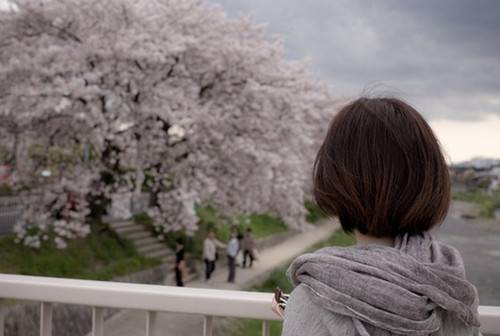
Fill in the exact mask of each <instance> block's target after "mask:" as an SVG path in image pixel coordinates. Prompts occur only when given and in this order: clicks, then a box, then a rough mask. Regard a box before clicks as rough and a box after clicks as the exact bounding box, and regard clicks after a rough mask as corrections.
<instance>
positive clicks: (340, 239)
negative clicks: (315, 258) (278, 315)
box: [227, 230, 355, 336]
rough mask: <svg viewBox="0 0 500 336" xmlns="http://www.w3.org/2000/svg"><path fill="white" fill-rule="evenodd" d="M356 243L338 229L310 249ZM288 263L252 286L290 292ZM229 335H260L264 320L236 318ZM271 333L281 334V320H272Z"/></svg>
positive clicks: (264, 290)
mask: <svg viewBox="0 0 500 336" xmlns="http://www.w3.org/2000/svg"><path fill="white" fill-rule="evenodd" d="M354 243H355V240H354V237H353V236H352V235H348V234H346V233H344V232H343V231H342V230H337V231H336V232H335V233H334V234H333V235H332V236H331V237H330V238H329V239H327V240H325V241H323V242H320V243H318V244H316V245H314V246H313V247H312V248H310V249H309V250H310V251H315V250H317V249H319V248H322V247H325V246H334V245H336V246H349V245H352V244H354ZM287 267H288V265H286V266H283V267H280V268H278V269H276V270H275V271H273V272H272V273H271V275H270V276H269V278H268V279H267V280H265V281H264V282H263V283H262V284H260V285H258V286H255V287H254V288H252V290H254V291H259V292H274V290H275V288H276V287H280V288H281V289H283V291H284V292H286V293H290V292H291V291H292V285H291V284H290V283H289V281H288V279H287V277H286V275H285V273H286V269H287ZM228 328H229V331H228V332H227V334H228V335H232V336H258V335H261V334H262V331H261V328H262V321H258V320H235V321H234V322H233V323H230V326H229V327H228ZM271 335H272V336H279V335H281V322H271Z"/></svg>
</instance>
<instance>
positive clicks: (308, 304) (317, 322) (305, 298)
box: [282, 284, 355, 336]
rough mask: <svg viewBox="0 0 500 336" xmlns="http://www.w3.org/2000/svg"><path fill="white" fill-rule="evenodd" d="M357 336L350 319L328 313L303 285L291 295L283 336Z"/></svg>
mask: <svg viewBox="0 0 500 336" xmlns="http://www.w3.org/2000/svg"><path fill="white" fill-rule="evenodd" d="M295 335H297V336H298V335H301V336H302V335H314V336H332V335H333V336H334V335H345V336H350V335H355V333H354V327H353V325H352V320H351V319H350V318H349V317H346V316H343V315H339V314H336V313H333V312H331V311H328V310H326V309H324V308H323V307H321V306H320V305H318V304H317V303H315V302H314V301H313V300H312V295H311V293H310V291H309V289H308V288H307V287H306V286H305V285H303V284H301V285H298V286H297V287H295V289H294V290H293V291H292V293H290V299H289V301H288V303H287V305H286V310H285V320H284V323H283V334H282V336H295Z"/></svg>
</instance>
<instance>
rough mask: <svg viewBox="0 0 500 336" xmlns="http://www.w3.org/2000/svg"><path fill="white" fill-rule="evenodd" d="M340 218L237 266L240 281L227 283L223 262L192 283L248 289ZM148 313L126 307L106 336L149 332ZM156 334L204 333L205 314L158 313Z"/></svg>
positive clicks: (322, 237) (325, 235)
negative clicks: (207, 276)
mask: <svg viewBox="0 0 500 336" xmlns="http://www.w3.org/2000/svg"><path fill="white" fill-rule="evenodd" d="M338 227H339V225H338V223H337V222H328V223H326V224H323V225H320V226H318V227H315V228H313V229H311V230H308V231H306V232H304V233H302V234H299V235H295V236H293V237H291V238H288V239H286V240H284V241H283V242H281V243H279V244H277V245H275V246H273V247H270V248H267V249H265V250H263V251H261V252H260V254H259V260H257V261H255V262H254V264H253V267H252V268H245V269H242V268H240V267H238V268H237V270H236V282H235V283H227V282H226V280H227V268H226V267H223V266H224V263H220V264H219V265H218V266H217V267H218V268H217V269H216V271H215V272H214V274H213V275H212V279H210V281H209V282H205V281H204V280H197V281H193V282H191V283H188V284H186V286H188V287H198V288H217V289H234V290H241V289H247V288H249V287H251V286H253V285H255V284H257V283H259V282H261V281H262V280H264V279H266V278H267V276H268V275H269V274H270V273H271V272H272V270H274V269H275V268H277V267H279V266H282V265H284V264H285V263H286V262H288V261H289V260H290V259H292V258H293V257H295V256H297V255H299V254H300V253H302V252H303V251H305V250H306V249H308V248H309V247H311V246H312V245H314V244H315V243H317V242H320V241H323V240H325V239H327V238H328V237H329V236H330V235H331V234H332V233H333V232H334V231H335V230H336V229H337V228H338ZM145 326H146V314H145V313H144V312H141V311H124V312H122V313H119V314H117V315H115V316H114V317H112V318H111V319H109V320H108V321H106V323H105V326H104V331H105V332H104V334H105V335H106V336H143V335H145V334H146V331H145ZM156 326H157V330H156V331H155V332H156V333H155V336H184V335H186V336H191V335H201V333H202V328H203V317H202V316H198V315H188V314H174V313H158V316H157V322H156Z"/></svg>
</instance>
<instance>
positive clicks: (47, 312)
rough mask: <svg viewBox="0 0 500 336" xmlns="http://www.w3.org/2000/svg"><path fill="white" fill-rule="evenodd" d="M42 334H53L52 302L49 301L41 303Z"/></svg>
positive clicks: (48, 335) (42, 335)
mask: <svg viewBox="0 0 500 336" xmlns="http://www.w3.org/2000/svg"><path fill="white" fill-rule="evenodd" d="M40 336H52V304H51V303H48V302H42V303H41V305H40Z"/></svg>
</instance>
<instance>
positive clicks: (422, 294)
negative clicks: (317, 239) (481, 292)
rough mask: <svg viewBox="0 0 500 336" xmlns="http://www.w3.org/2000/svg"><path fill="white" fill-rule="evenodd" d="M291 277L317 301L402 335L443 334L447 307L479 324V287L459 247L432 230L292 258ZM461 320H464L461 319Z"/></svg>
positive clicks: (360, 324)
mask: <svg viewBox="0 0 500 336" xmlns="http://www.w3.org/2000/svg"><path fill="white" fill-rule="evenodd" d="M287 274H288V277H289V278H290V280H291V281H292V283H293V284H294V285H295V286H297V285H298V284H303V285H304V286H306V288H307V289H308V290H309V292H310V293H311V294H312V296H311V298H312V300H313V302H315V303H317V304H318V305H320V306H322V307H323V308H325V309H327V310H329V311H332V312H334V313H338V314H342V315H346V316H349V317H352V319H353V323H354V326H355V328H356V329H357V331H358V333H360V334H361V335H362V336H365V335H369V334H368V332H367V330H366V326H367V324H368V325H369V326H370V328H372V327H375V328H381V329H384V330H386V331H388V332H391V333H394V334H401V335H414V336H420V335H439V334H440V333H439V329H440V327H441V322H442V314H443V312H444V311H447V312H451V313H452V314H454V315H456V317H458V319H460V320H461V321H463V323H465V324H466V325H469V326H479V321H478V313H477V306H478V298H477V291H476V288H475V287H474V286H473V285H472V284H471V283H470V282H468V281H467V280H466V279H465V270H464V265H463V261H462V258H461V256H460V254H459V252H458V251H457V250H456V249H455V248H453V247H451V246H449V245H446V244H444V243H440V242H437V241H435V240H433V239H432V237H431V235H430V234H429V233H425V234H422V235H413V236H409V235H404V236H400V237H397V238H396V240H395V246H394V247H386V246H378V245H366V246H353V247H327V248H323V249H320V250H318V251H316V252H314V253H308V254H304V255H302V256H300V257H298V258H297V259H295V260H294V261H293V263H292V264H291V265H290V267H289V269H288V272H287ZM457 322H459V321H458V320H457Z"/></svg>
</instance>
